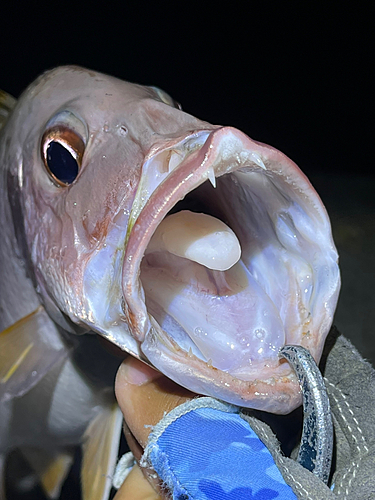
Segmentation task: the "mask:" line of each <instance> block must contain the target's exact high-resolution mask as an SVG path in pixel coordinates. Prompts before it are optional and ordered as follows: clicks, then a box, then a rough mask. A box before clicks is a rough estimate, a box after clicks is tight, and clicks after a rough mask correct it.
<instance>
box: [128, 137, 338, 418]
mask: <svg viewBox="0 0 375 500" xmlns="http://www.w3.org/2000/svg"><path fill="white" fill-rule="evenodd" d="M202 214H205V215H202ZM122 279H123V283H122V288H123V297H124V303H123V309H124V312H125V315H126V317H127V321H128V323H129V325H130V328H131V332H132V335H133V337H134V338H135V339H136V340H137V342H138V343H139V344H140V345H141V350H142V352H143V354H144V355H145V356H146V358H147V359H148V360H149V361H150V362H151V363H152V364H153V365H154V366H155V367H157V368H159V369H160V370H161V371H163V373H165V374H166V375H168V376H169V377H171V378H172V379H174V380H175V381H176V382H178V383H180V384H182V385H184V386H186V387H188V388H189V389H191V390H194V391H197V392H200V393H203V394H210V395H214V396H217V397H219V398H221V399H226V400H228V401H230V402H233V403H235V404H241V405H242V406H252V407H255V408H257V407H258V408H261V409H267V410H269V411H281V412H283V411H290V410H291V409H293V407H294V406H296V405H298V403H299V394H298V393H299V391H298V384H297V382H296V379H295V377H294V375H293V373H292V371H291V369H290V367H289V365H288V364H287V363H286V362H285V360H280V359H279V356H278V353H279V350H280V348H281V347H283V346H284V345H285V344H298V345H302V346H304V347H306V348H308V349H309V350H310V352H311V353H312V355H313V356H314V357H315V359H317V360H318V359H319V357H320V354H321V351H322V348H323V344H324V340H325V336H326V335H327V333H328V330H329V328H330V325H331V322H332V317H333V312H334V309H335V305H336V301H337V294H338V289H339V272H338V266H337V253H336V249H335V247H334V244H333V241H332V237H331V230H330V224H329V220H328V216H327V214H326V212H325V209H324V207H323V205H322V203H321V201H320V199H319V197H318V195H317V194H316V193H315V191H314V189H313V188H312V186H311V184H310V183H309V181H308V180H307V179H306V177H305V176H304V175H303V174H302V172H301V171H300V170H299V169H298V167H297V166H296V165H295V164H294V163H293V162H291V161H290V160H289V159H288V158H287V157H285V156H284V155H283V154H282V153H280V152H279V151H277V150H275V149H273V148H270V147H268V146H265V145H262V144H260V143H256V142H254V141H252V140H251V139H249V138H248V137H247V136H245V135H244V134H242V133H241V132H239V131H238V130H236V129H233V128H229V127H225V128H219V129H217V130H214V131H212V130H210V131H199V132H197V133H193V134H191V135H189V136H187V137H185V138H183V139H182V140H180V141H179V142H175V143H174V144H171V145H169V146H168V147H167V148H165V147H164V148H163V149H160V150H159V151H158V150H157V149H156V151H153V152H152V154H150V155H149V157H148V158H146V161H145V163H144V166H143V171H142V178H141V181H140V185H139V188H138V191H137V194H136V198H135V200H134V203H133V209H132V213H131V214H130V218H129V223H128V234H127V245H126V252H125V257H124V264H123V270H122Z"/></svg>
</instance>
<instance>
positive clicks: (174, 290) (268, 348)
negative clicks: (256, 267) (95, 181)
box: [141, 211, 285, 373]
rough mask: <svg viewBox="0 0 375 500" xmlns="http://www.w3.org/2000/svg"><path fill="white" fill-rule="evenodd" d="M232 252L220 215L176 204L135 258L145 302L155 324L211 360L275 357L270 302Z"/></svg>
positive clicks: (278, 327) (278, 338) (235, 245)
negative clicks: (177, 207)
mask: <svg viewBox="0 0 375 500" xmlns="http://www.w3.org/2000/svg"><path fill="white" fill-rule="evenodd" d="M240 254H241V248H240V244H239V242H238V239H237V237H236V236H235V234H234V233H233V231H232V230H231V229H229V228H228V227H227V226H226V225H225V224H224V223H223V222H221V221H219V220H218V219H215V218H214V217H211V216H208V215H206V214H196V213H192V212H189V211H183V212H178V213H176V214H173V215H170V216H168V217H167V218H166V219H165V220H164V221H163V222H162V223H161V224H160V225H159V228H158V229H157V231H156V232H155V234H154V236H153V238H152V239H151V241H150V244H149V246H148V248H147V250H146V255H145V258H144V259H143V262H142V265H141V281H142V285H143V289H144V292H145V298H146V304H147V307H148V309H149V312H151V313H152V315H153V316H154V317H155V319H156V320H157V321H158V322H159V324H160V325H161V326H162V328H163V329H164V330H165V331H166V332H167V333H168V334H169V335H171V336H172V337H174V338H175V340H177V341H178V343H179V344H180V347H182V348H183V349H185V350H187V351H189V350H190V347H191V344H192V343H193V348H194V347H197V348H198V349H199V353H200V354H201V356H202V357H204V358H205V359H206V360H211V361H212V365H213V366H215V367H216V368H219V369H222V370H228V371H230V372H231V373H232V372H237V371H246V370H247V369H248V368H249V366H250V365H251V364H252V363H253V362H255V361H258V360H259V359H260V360H262V359H263V360H264V359H269V358H277V351H278V349H279V347H281V346H282V345H283V341H284V338H285V335H284V329H283V326H282V323H281V320H280V317H279V314H278V312H277V310H276V308H275V306H274V304H273V303H272V301H271V300H270V298H269V297H268V296H267V294H266V293H265V292H264V291H263V290H262V288H261V287H260V286H259V284H258V283H257V281H256V280H255V279H254V277H253V276H252V275H251V274H250V273H249V272H248V271H247V269H246V268H245V266H244V265H243V264H242V262H241V261H239V259H240ZM171 325H174V326H173V328H171ZM181 331H183V332H185V336H186V334H187V336H186V341H184V340H183V335H181ZM181 342H182V343H183V345H181ZM189 343H190V344H189ZM193 350H194V349H193Z"/></svg>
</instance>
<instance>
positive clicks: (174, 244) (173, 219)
mask: <svg viewBox="0 0 375 500" xmlns="http://www.w3.org/2000/svg"><path fill="white" fill-rule="evenodd" d="M162 251H168V252H170V253H171V254H173V255H177V256H178V257H183V258H185V259H189V260H192V261H195V262H197V263H198V264H201V265H202V266H205V267H207V268H209V269H214V270H218V271H225V270H227V269H229V268H231V267H232V266H233V265H234V264H235V263H236V262H238V260H239V259H240V257H241V246H240V243H239V241H238V239H237V236H236V235H235V234H234V232H233V231H232V230H231V229H230V228H229V227H228V226H227V225H226V224H224V222H222V221H221V220H219V219H216V218H215V217H211V216H210V215H207V214H202V213H195V212H190V211H189V210H183V211H181V212H177V213H175V214H173V215H170V216H168V217H166V218H165V219H164V220H163V221H162V222H161V224H159V226H158V228H157V230H156V231H155V233H154V235H153V237H152V239H151V241H150V243H149V245H148V247H147V250H146V254H147V253H152V252H162Z"/></svg>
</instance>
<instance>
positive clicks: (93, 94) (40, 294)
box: [0, 67, 340, 498]
mask: <svg viewBox="0 0 375 500" xmlns="http://www.w3.org/2000/svg"><path fill="white" fill-rule="evenodd" d="M2 99H3V109H5V108H6V105H7V106H8V107H9V108H12V107H13V102H12V100H11V99H10V98H9V97H8V101H6V99H5V97H3V98H2ZM0 107H1V106H0ZM3 121H5V119H4V120H3ZM0 126H1V123H0ZM0 165H1V178H0V182H1V184H0V191H1V196H0V207H1V222H0V223H1V233H2V239H1V242H0V266H1V267H0V279H1V298H0V331H2V333H1V334H0V352H1V354H0V362H1V363H2V365H0V397H1V398H2V403H1V409H0V418H1V422H2V425H1V429H0V454H2V455H3V457H4V456H6V454H7V453H8V452H9V451H10V450H12V449H13V448H17V447H18V448H22V450H23V453H24V455H25V457H26V458H28V460H29V461H30V463H33V464H34V468H36V469H38V467H39V469H38V470H37V472H38V474H39V476H41V477H42V476H43V473H44V472H45V470H47V469H48V466H47V465H46V464H50V463H51V461H52V462H53V463H54V464H55V465H56V464H57V465H56V467H60V469H58V470H59V471H60V474H59V475H58V479H56V480H55V482H54V485H53V488H51V487H50V488H49V490H48V487H47V486H46V487H45V489H46V490H47V491H48V493H49V494H50V496H51V497H53V496H55V497H56V496H57V495H58V491H59V487H60V484H61V482H62V480H63V478H64V477H65V474H66V471H67V470H68V468H69V465H70V463H71V461H70V458H69V456H70V455H69V452H68V451H69V447H71V446H73V445H76V444H78V443H80V442H82V437H83V435H84V434H85V433H86V434H85V435H86V441H85V442H86V451H85V455H84V457H85V459H84V469H85V467H86V472H87V474H88V475H89V474H90V473H92V471H93V470H94V471H97V470H99V472H100V471H102V470H103V467H104V471H105V472H106V473H107V471H108V470H111V467H113V463H114V460H115V454H116V445H117V443H118V439H119V435H120V432H121V416H120V415H119V412H118V410H117V408H116V405H115V404H114V399H113V391H112V390H111V387H110V384H109V383H107V382H105V380H106V377H105V374H104V373H103V379H101V378H100V376H99V377H96V376H95V377H93V376H91V374H90V370H91V368H90V365H96V364H97V365H98V366H99V367H100V366H101V365H100V363H101V361H100V358H101V355H100V354H99V355H98V354H97V353H98V352H99V353H100V351H98V350H97V349H96V348H95V347H94V348H92V338H93V336H92V334H93V333H96V334H99V335H100V336H101V337H104V338H105V339H106V340H107V341H110V342H111V343H113V344H115V345H116V346H118V347H120V348H121V349H122V350H123V351H126V352H130V353H132V354H133V355H135V356H137V357H139V358H140V359H143V360H144V361H146V362H148V363H149V364H151V365H153V366H155V367H156V368H157V369H158V370H160V371H161V372H163V373H164V374H165V375H167V376H168V377H170V378H171V379H173V380H175V381H176V382H177V383H179V384H181V385H183V386H185V387H187V388H188V389H190V390H192V391H195V392H198V393H200V394H207V395H211V396H214V397H217V398H219V399H222V400H225V401H228V402H231V403H234V404H236V405H240V406H245V407H251V408H257V409H262V410H265V411H270V412H275V413H288V412H289V411H291V410H293V409H294V408H295V407H296V406H297V405H298V404H300V392H299V387H298V382H297V380H296V378H295V376H294V374H293V372H292V370H291V368H290V367H289V365H288V363H287V362H286V361H285V360H280V359H279V357H278V351H279V349H280V348H281V347H282V346H283V345H285V344H298V345H302V346H304V347H306V348H307V349H309V350H310V352H311V353H312V355H313V356H314V357H315V359H316V360H319V358H320V355H321V352H322V348H323V345H324V340H325V337H326V335H327V333H328V331H329V329H330V326H331V323H332V318H333V314H334V310H335V306H336V302H337V297H338V292H339V286H340V278H339V270H338V265H337V252H336V249H335V246H334V244H333V241H332V236H331V228H330V223H329V219H328V216H327V213H326V211H325V209H324V207H323V205H322V202H321V201H320V199H319V197H318V195H317V194H316V192H315V191H314V189H313V187H312V186H311V184H310V183H309V181H308V180H307V178H306V177H305V176H304V174H303V173H302V172H301V171H300V170H299V168H298V167H297V166H296V165H295V164H294V163H293V162H292V161H291V160H289V159H288V158H287V157H286V156H285V155H283V154H282V153H280V152H279V151H277V150H275V149H273V148H271V147H269V146H266V145H264V144H261V143H259V142H255V141H253V140H251V139H249V138H248V137H247V136H246V135H244V134H243V133H242V132H240V131H238V130H236V129H234V128H231V127H221V126H214V125H210V124H209V123H206V122H203V121H200V120H198V119H196V118H194V117H192V116H190V115H189V114H187V113H185V112H183V111H182V110H181V109H180V108H179V106H177V105H175V103H174V101H173V100H172V99H171V98H170V97H169V96H168V95H167V94H165V93H164V92H162V91H161V90H159V89H157V88H154V87H145V86H140V85H134V84H130V83H127V82H123V81H120V80H117V79H115V78H112V77H109V76H105V75H102V74H100V73H96V72H93V71H89V70H85V69H82V68H77V67H61V68H57V69H55V70H52V71H49V72H47V73H45V74H44V75H42V76H41V77H40V78H38V79H37V80H36V81H35V82H34V83H33V84H31V85H30V87H29V88H28V89H27V90H26V91H25V92H24V94H23V95H22V96H21V97H20V99H19V100H18V102H17V103H16V104H14V109H13V111H12V112H11V113H10V115H9V117H8V118H7V120H6V123H5V125H4V127H3V129H2V131H1V135H0ZM85 339H90V340H85ZM77 352H78V353H80V356H77ZM103 356H107V355H104V354H103ZM115 364H116V363H114V365H115ZM117 364H118V361H117ZM103 366H104V365H103ZM96 371H97V372H98V370H96ZM103 371H105V369H104V368H103ZM99 372H100V370H99ZM25 415H27V418H25ZM109 422H110V425H109ZM100 433H102V434H100ZM98 435H103V436H105V439H104V440H103V439H102V440H98ZM104 441H105V443H106V445H105V446H102V453H98V449H97V448H98V446H99V447H100V442H102V443H103V442H104ZM113 443H115V444H113ZM90 446H91V447H90ZM108 449H110V452H108ZM38 450H39V456H42V455H43V454H44V455H43V457H42V458H41V459H40V460H39V461H38V460H36V459H35V456H36V455H38ZM93 456H96V457H99V458H97V461H96V462H95V463H93V460H94V459H93ZM64 457H65V458H64ZM85 460H86V461H85ZM36 463H40V466H35V464H36ZM103 463H104V465H103ZM101 467H102V469H101ZM43 471H44V472H43ZM90 471H91V472H90ZM87 477H88V479H87V480H86V482H85V480H84V482H83V483H84V484H83V486H84V497H85V498H106V496H107V495H108V489H109V487H110V486H109V482H108V481H107V482H105V481H104V483H103V485H102V487H101V489H100V488H99V489H100V492H99V493H98V491H99V490H98V488H96V490H95V492H93V488H91V489H90V484H91V483H92V478H91V479H90V477H89V476H87ZM85 484H86V486H85ZM85 488H86V489H85Z"/></svg>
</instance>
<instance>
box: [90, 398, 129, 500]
mask: <svg viewBox="0 0 375 500" xmlns="http://www.w3.org/2000/svg"><path fill="white" fill-rule="evenodd" d="M122 418H123V417H122V413H121V411H120V408H119V407H118V405H117V403H114V404H113V405H112V407H107V408H105V409H104V410H103V411H102V412H101V413H100V414H99V415H97V416H96V417H95V418H94V420H93V421H92V422H91V423H90V424H89V426H88V428H87V430H86V432H85V435H84V443H83V446H82V449H83V460H82V469H81V483H82V498H83V500H107V498H108V496H109V493H110V490H111V486H112V478H113V473H114V469H115V465H116V461H117V455H118V449H119V444H120V438H121V431H122Z"/></svg>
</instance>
